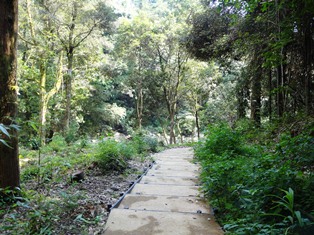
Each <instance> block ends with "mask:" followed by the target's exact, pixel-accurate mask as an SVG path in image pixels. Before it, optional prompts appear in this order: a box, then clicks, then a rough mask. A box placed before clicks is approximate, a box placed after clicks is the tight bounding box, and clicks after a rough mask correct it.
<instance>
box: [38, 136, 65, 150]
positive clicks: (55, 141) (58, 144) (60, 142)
mask: <svg viewBox="0 0 314 235" xmlns="http://www.w3.org/2000/svg"><path fill="white" fill-rule="evenodd" d="M67 146H68V145H67V141H66V139H65V138H64V137H63V136H61V135H59V134H56V135H54V136H53V137H52V141H51V142H50V143H49V144H48V145H47V147H46V149H47V148H48V149H47V150H50V149H51V150H53V151H55V152H61V151H63V150H64V149H66V148H67ZM44 151H45V150H44Z"/></svg>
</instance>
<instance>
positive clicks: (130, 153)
mask: <svg viewBox="0 0 314 235" xmlns="http://www.w3.org/2000/svg"><path fill="white" fill-rule="evenodd" d="M118 148H119V151H120V154H121V156H123V158H124V159H127V160H130V159H132V158H133V157H134V156H136V154H137V150H136V147H135V146H134V145H133V144H132V142H128V141H123V142H120V143H118Z"/></svg>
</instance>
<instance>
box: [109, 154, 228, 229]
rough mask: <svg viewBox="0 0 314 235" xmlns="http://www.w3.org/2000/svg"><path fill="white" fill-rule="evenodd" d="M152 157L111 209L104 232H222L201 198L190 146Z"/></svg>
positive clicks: (196, 169) (196, 167)
mask: <svg viewBox="0 0 314 235" xmlns="http://www.w3.org/2000/svg"><path fill="white" fill-rule="evenodd" d="M154 157H155V160H156V164H155V165H154V166H153V168H152V169H150V170H149V171H148V173H147V175H146V176H144V177H143V178H142V179H141V181H140V182H139V183H138V184H136V185H135V187H134V188H133V190H132V191H131V192H130V193H129V194H127V195H126V196H125V198H124V199H123V200H122V202H121V203H120V205H119V206H118V208H114V209H112V210H111V212H110V215H109V218H108V221H107V224H106V227H105V235H111V234H114V235H150V234H165V235H221V234H223V231H222V230H221V228H220V227H219V225H218V224H217V223H216V222H215V219H214V217H213V215H212V214H211V212H210V209H209V208H208V207H207V206H206V204H205V203H204V202H203V201H202V199H201V198H200V196H201V195H200V194H201V193H200V191H199V187H198V175H199V169H198V166H197V165H196V164H193V163H192V162H191V161H192V159H193V152H192V149H190V148H176V149H169V150H166V151H163V152H161V153H158V154H156V155H154Z"/></svg>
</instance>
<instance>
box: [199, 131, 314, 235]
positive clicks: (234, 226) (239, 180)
mask: <svg viewBox="0 0 314 235" xmlns="http://www.w3.org/2000/svg"><path fill="white" fill-rule="evenodd" d="M242 131H245V132H246V133H248V132H247V131H248V130H247V129H246V128H243V129H242V130H240V129H238V130H237V131H233V130H232V129H231V128H229V127H227V126H226V125H219V126H211V127H209V129H208V131H207V133H206V135H205V138H206V139H205V140H204V141H202V142H200V143H198V144H197V145H196V146H195V155H196V157H197V159H198V160H199V161H200V163H201V166H202V173H201V181H202V183H203V185H202V188H203V191H204V192H205V195H206V196H207V197H208V198H209V199H210V203H211V206H213V207H215V208H218V210H217V211H218V212H217V214H216V215H217V216H218V219H219V221H220V222H221V223H222V224H224V228H225V230H226V231H227V234H237V235H238V234H283V233H284V232H285V231H288V230H287V228H296V229H294V230H293V231H296V230H298V229H297V228H299V224H298V223H300V220H296V219H295V218H294V220H293V224H291V223H287V221H286V219H283V218H289V216H291V211H290V212H289V211H285V210H282V211H281V212H280V213H281V215H282V216H265V214H269V213H273V214H275V213H277V214H278V209H279V208H278V207H276V205H277V204H278V202H276V201H274V200H273V196H269V195H275V197H277V198H282V197H283V196H282V190H280V189H285V190H286V189H287V188H291V189H293V192H294V193H293V195H294V208H296V209H295V211H298V210H299V209H300V208H301V209H302V211H303V212H304V213H305V214H302V215H300V216H305V215H306V214H311V213H313V211H314V208H313V205H314V195H313V193H311V192H313V191H314V180H313V179H314V174H313V169H312V166H313V161H314V158H313V153H314V149H313V146H314V145H313V137H311V135H309V134H306V133H303V134H299V135H298V136H296V137H291V136H290V135H282V136H281V138H280V139H279V140H280V141H279V143H277V144H275V143H274V144H273V145H267V146H258V147H257V146H254V145H253V144H252V139H254V138H252V137H253V136H252V135H247V134H245V133H244V134H243V133H242ZM264 136H265V133H264V134H263V133H262V134H261V135H260V136H255V138H256V140H258V138H263V137H264ZM246 137H248V138H249V139H246ZM254 142H255V141H254ZM257 142H258V143H262V142H263V141H259V140H258V141H257ZM290 191H291V190H289V191H287V190H286V191H284V192H286V194H287V192H289V193H290ZM291 192H292V191H291ZM290 194H291V193H290ZM289 213H290V214H289ZM298 213H299V212H298ZM295 216H299V214H298V215H295ZM302 221H303V217H302ZM304 221H306V219H305V220H304ZM291 231H292V230H291ZM287 234H289V232H288V233H287Z"/></svg>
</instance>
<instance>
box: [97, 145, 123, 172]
mask: <svg viewBox="0 0 314 235" xmlns="http://www.w3.org/2000/svg"><path fill="white" fill-rule="evenodd" d="M96 161H97V163H98V164H99V167H100V168H101V170H102V171H103V172H104V173H107V172H111V171H118V172H123V171H124V170H125V169H126V168H127V162H126V158H125V157H124V156H123V155H122V151H121V147H120V145H119V143H118V142H116V141H114V140H105V141H102V142H101V143H99V145H98V154H97V155H96Z"/></svg>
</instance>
